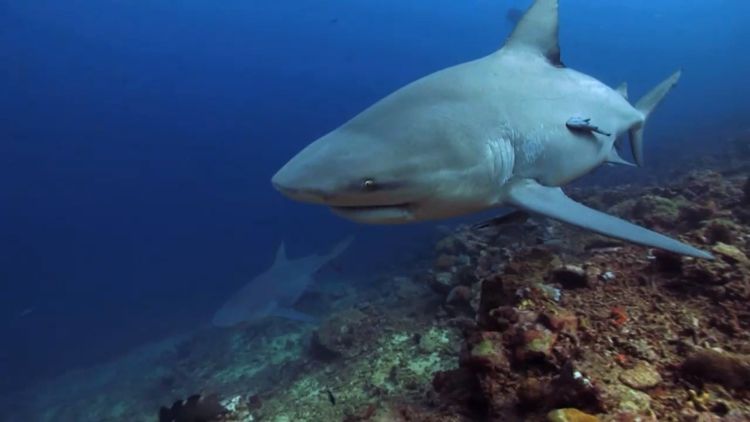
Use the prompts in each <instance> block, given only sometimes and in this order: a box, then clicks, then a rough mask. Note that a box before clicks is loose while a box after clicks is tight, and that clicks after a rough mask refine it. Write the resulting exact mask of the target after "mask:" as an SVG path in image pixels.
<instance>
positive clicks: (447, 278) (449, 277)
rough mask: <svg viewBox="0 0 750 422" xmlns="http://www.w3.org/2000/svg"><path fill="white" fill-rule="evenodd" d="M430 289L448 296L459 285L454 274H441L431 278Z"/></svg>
mask: <svg viewBox="0 0 750 422" xmlns="http://www.w3.org/2000/svg"><path fill="white" fill-rule="evenodd" d="M429 281H430V287H432V289H433V290H434V291H436V292H438V293H442V294H447V293H448V292H450V291H451V289H452V288H453V287H454V286H455V285H456V284H458V283H457V281H456V279H455V277H454V276H453V273H449V272H439V273H435V275H434V276H433V277H431V278H430V280H429Z"/></svg>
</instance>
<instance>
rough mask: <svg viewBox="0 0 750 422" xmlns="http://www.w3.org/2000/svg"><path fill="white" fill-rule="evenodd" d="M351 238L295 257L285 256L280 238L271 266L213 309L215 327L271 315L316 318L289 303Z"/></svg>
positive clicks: (288, 317)
mask: <svg viewBox="0 0 750 422" xmlns="http://www.w3.org/2000/svg"><path fill="white" fill-rule="evenodd" d="M352 240H353V237H348V238H346V239H344V240H342V241H341V242H339V243H338V244H337V245H336V246H334V248H333V250H332V251H331V253H329V254H327V255H310V256H306V257H303V258H298V259H294V260H292V259H289V258H288V257H287V255H286V248H285V247H284V243H283V242H282V243H281V245H280V246H279V249H278V250H277V251H276V258H275V259H274V262H273V265H271V268H269V269H268V270H266V271H265V272H263V273H262V274H259V275H258V276H256V277H255V278H253V279H252V280H250V282H249V283H247V284H246V285H245V286H244V287H243V288H242V289H240V290H239V291H238V292H237V293H235V294H234V296H232V298H231V299H229V300H228V301H227V302H226V303H225V304H224V306H222V307H221V308H220V309H219V310H218V311H216V313H215V314H214V317H213V319H212V321H211V322H212V324H213V325H214V326H216V327H231V326H233V325H237V324H239V323H242V322H249V323H253V322H257V321H260V320H262V319H264V318H266V317H270V316H278V317H282V318H287V319H293V320H297V321H304V322H315V321H316V319H315V318H314V317H312V316H310V315H307V314H304V313H302V312H300V311H298V310H296V309H294V308H292V306H293V305H294V304H295V303H296V302H297V300H299V298H300V296H302V294H303V293H304V292H305V290H307V287H308V286H309V285H310V283H312V280H313V278H312V277H313V274H315V272H317V271H318V270H319V269H320V268H321V267H322V266H323V265H325V264H326V263H328V262H329V261H331V260H333V259H335V258H336V257H338V256H339V255H341V254H342V253H343V252H344V251H345V250H346V249H347V248H348V247H349V245H350V244H351V242H352Z"/></svg>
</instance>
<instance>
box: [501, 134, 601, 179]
mask: <svg viewBox="0 0 750 422" xmlns="http://www.w3.org/2000/svg"><path fill="white" fill-rule="evenodd" d="M566 132H567V131H565V130H560V129H549V128H545V127H543V126H540V127H539V128H537V130H532V131H530V132H529V133H526V134H524V135H521V136H519V137H518V138H516V139H515V140H514V141H515V142H514V152H515V163H514V168H513V176H515V177H520V178H531V179H535V180H537V181H538V182H540V183H541V184H543V185H546V186H562V185H564V184H566V183H569V182H571V181H573V180H575V179H577V178H579V177H581V176H583V175H585V174H587V173H589V172H591V171H592V170H594V169H595V168H597V167H598V166H600V165H601V164H602V163H603V162H604V160H605V157H606V150H607V148H611V144H612V143H611V141H609V140H607V139H602V136H601V135H589V136H580V135H576V134H572V133H566Z"/></svg>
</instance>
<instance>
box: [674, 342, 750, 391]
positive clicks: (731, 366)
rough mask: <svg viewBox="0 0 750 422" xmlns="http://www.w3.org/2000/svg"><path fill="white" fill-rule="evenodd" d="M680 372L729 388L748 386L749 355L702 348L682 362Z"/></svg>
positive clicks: (749, 371) (749, 384) (749, 381)
mask: <svg viewBox="0 0 750 422" xmlns="http://www.w3.org/2000/svg"><path fill="white" fill-rule="evenodd" d="M682 373H683V374H684V375H686V376H688V377H693V378H698V379H700V380H701V381H704V382H715V383H718V384H721V385H723V386H725V387H730V388H746V389H747V388H750V355H740V354H735V353H728V352H718V351H715V350H709V349H703V350H699V351H697V352H695V353H693V354H692V355H691V356H689V357H688V358H687V359H686V360H685V362H684V363H683V364H682Z"/></svg>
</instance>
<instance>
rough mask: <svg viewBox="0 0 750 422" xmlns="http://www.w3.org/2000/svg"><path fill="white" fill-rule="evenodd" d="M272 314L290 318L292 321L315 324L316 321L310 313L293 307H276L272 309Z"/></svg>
mask: <svg viewBox="0 0 750 422" xmlns="http://www.w3.org/2000/svg"><path fill="white" fill-rule="evenodd" d="M273 315H274V316H277V317H281V318H286V319H291V320H292V321H301V322H308V323H310V324H315V323H317V322H318V318H315V317H314V316H312V315H308V314H306V313H304V312H300V311H298V310H296V309H293V308H276V309H274V311H273Z"/></svg>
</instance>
